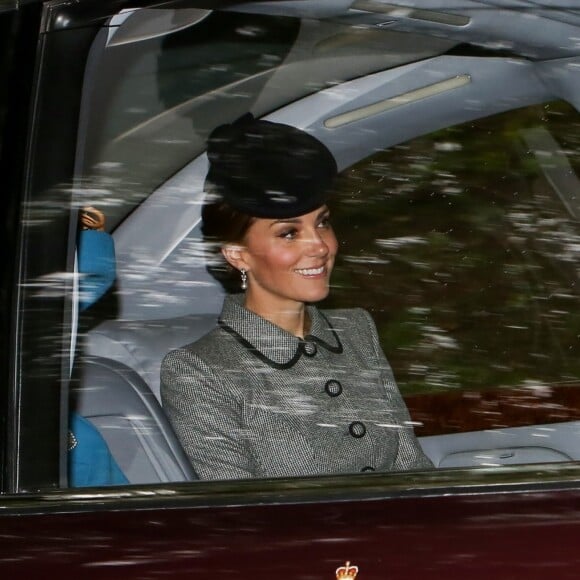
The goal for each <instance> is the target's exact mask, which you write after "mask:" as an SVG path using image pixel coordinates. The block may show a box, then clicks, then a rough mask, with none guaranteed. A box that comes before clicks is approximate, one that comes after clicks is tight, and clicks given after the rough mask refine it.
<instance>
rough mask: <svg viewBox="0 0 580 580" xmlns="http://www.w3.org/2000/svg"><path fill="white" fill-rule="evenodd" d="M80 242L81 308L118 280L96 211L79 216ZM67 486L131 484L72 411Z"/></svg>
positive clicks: (96, 433)
mask: <svg viewBox="0 0 580 580" xmlns="http://www.w3.org/2000/svg"><path fill="white" fill-rule="evenodd" d="M80 223H81V229H80V231H79V234H78V239H77V257H78V271H79V274H80V276H79V279H80V280H79V295H80V297H79V308H80V310H81V312H82V311H84V310H86V309H87V308H88V307H89V306H91V305H93V304H94V303H95V302H97V301H98V300H99V299H100V298H101V297H102V296H103V295H104V294H105V293H106V292H107V290H108V289H109V288H110V287H111V286H112V285H113V283H114V281H115V278H116V267H115V247H114V244H113V238H112V237H111V235H110V234H108V233H107V232H105V231H104V225H105V218H104V215H103V214H102V212H100V211H99V210H97V209H95V208H85V209H83V211H82V212H81V216H80ZM68 483H69V486H70V487H86V486H104V485H123V484H128V483H129V480H128V479H127V478H126V477H125V475H124V473H123V472H122V470H121V468H120V467H119V466H118V464H117V462H116V461H115V459H114V457H113V455H112V454H111V451H110V449H109V447H108V445H107V442H106V441H105V439H104V438H103V436H102V435H101V433H100V432H99V430H98V429H97V428H96V427H95V426H94V425H93V423H91V421H90V420H89V419H87V418H86V417H83V416H81V415H79V414H78V413H76V412H74V411H71V412H70V414H69V432H68Z"/></svg>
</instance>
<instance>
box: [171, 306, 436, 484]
mask: <svg viewBox="0 0 580 580" xmlns="http://www.w3.org/2000/svg"><path fill="white" fill-rule="evenodd" d="M242 301H243V296H242V295H238V296H229V297H227V298H226V300H225V302H224V307H223V311H222V314H221V316H220V320H219V325H218V326H217V327H216V328H215V329H214V330H212V331H211V332H209V333H208V334H207V335H205V336H204V337H203V338H201V339H200V340H198V341H197V342H195V343H192V344H190V345H187V346H184V347H183V348H180V349H177V350H174V351H171V352H170V353H168V354H167V355H166V357H165V358H164V360H163V364H162V367H161V395H162V400H163V405H164V408H165V411H166V412H167V414H168V416H169V419H170V420H171V423H172V424H173V426H174V428H175V431H176V433H177V435H178V437H179V439H180V440H181V442H182V444H183V447H184V448H185V451H186V452H187V454H188V456H189V458H190V459H191V462H192V464H193V466H194V468H195V470H196V472H197V473H198V475H199V476H200V477H201V478H202V479H232V478H248V477H281V476H303V475H316V474H338V473H350V472H359V471H370V470H377V471H401V470H406V469H424V468H430V467H432V464H431V462H430V461H429V459H428V458H427V457H426V456H425V455H424V454H423V452H422V450H421V448H420V446H419V443H418V441H417V439H416V438H415V435H414V433H413V428H412V426H411V423H410V418H409V414H408V411H407V408H406V406H405V404H404V402H403V400H402V398H401V395H400V393H399V390H398V388H397V385H396V383H395V380H394V378H393V374H392V372H391V368H390V366H389V363H388V362H387V360H386V358H385V356H384V354H383V352H382V350H381V347H380V344H379V340H378V336H377V332H376V328H375V325H374V322H373V321H372V318H371V316H370V315H369V314H368V313H367V312H366V311H364V310H362V309H349V310H328V311H320V310H318V309H317V308H316V307H314V306H308V307H307V309H308V314H309V316H310V320H311V329H310V334H309V335H308V336H306V337H305V338H304V340H302V339H300V338H297V337H295V336H293V335H291V334H289V333H288V332H286V331H284V330H282V329H281V328H279V327H277V326H275V325H274V324H272V323H270V322H268V321H267V320H265V319H263V318H261V317H259V316H257V315H256V314H254V313H253V312H250V311H249V310H247V309H246V308H244V307H243V306H242Z"/></svg>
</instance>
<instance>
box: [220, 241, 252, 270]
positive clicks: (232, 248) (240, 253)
mask: <svg viewBox="0 0 580 580" xmlns="http://www.w3.org/2000/svg"><path fill="white" fill-rule="evenodd" d="M222 255H223V257H224V258H225V259H226V261H227V262H228V264H229V265H230V266H232V267H234V268H235V269H236V270H247V269H248V265H247V264H246V261H245V260H244V248H243V247H242V246H240V245H236V244H226V245H225V246H223V247H222Z"/></svg>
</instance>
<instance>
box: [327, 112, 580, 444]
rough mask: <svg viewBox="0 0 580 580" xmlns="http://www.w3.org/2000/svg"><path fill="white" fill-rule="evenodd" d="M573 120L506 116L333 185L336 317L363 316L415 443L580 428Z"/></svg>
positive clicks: (443, 134)
mask: <svg viewBox="0 0 580 580" xmlns="http://www.w3.org/2000/svg"><path fill="white" fill-rule="evenodd" d="M579 122H580V119H579V117H578V113H577V111H576V110H575V109H574V108H573V107H571V106H570V105H568V104H566V103H563V102H551V103H548V104H545V105H541V106H535V107H529V108H525V109H521V110H517V111H510V112H509V113H504V114H501V115H497V116H492V117H488V118H484V119H480V120H478V121H474V122H470V123H466V124H463V125H459V126H454V127H449V128H446V129H443V130H441V131H436V132H434V133H431V134H429V135H426V136H423V137H420V138H418V139H415V140H412V141H409V142H406V143H401V144H400V145H397V146H395V147H392V148H389V149H387V150H384V151H380V152H377V153H376V154H375V155H373V156H371V157H369V158H367V159H365V160H364V161H362V162H360V163H358V164H357V165H355V166H353V167H351V168H349V169H348V170H347V171H345V172H344V174H343V179H342V181H341V188H340V192H339V197H338V200H337V203H336V206H337V207H336V212H335V220H336V221H335V223H336V228H337V230H338V231H339V233H340V235H339V237H340V239H342V240H343V246H342V247H341V255H340V264H339V267H338V268H337V271H336V272H335V275H334V282H333V283H334V285H335V288H334V291H333V293H332V294H331V297H330V303H331V304H332V306H345V305H347V304H352V302H353V300H354V301H356V302H357V303H360V304H361V305H364V306H365V307H366V308H368V309H369V310H370V311H371V312H372V313H373V315H374V317H375V320H376V321H377V324H378V327H379V333H380V336H381V339H382V343H383V347H384V350H385V352H386V353H388V356H389V360H390V362H391V364H392V365H393V368H394V371H395V375H396V377H397V378H398V380H399V383H400V386H401V389H402V390H403V392H404V394H405V395H406V396H407V400H408V401H409V403H410V405H411V407H412V408H413V411H414V413H413V414H414V418H415V419H416V420H417V421H418V426H417V432H418V433H422V434H425V435H427V434H430V435H432V434H442V433H453V432H462V431H479V430H483V429H490V428H506V427H517V426H521V425H532V424H543V423H557V422H561V421H570V420H573V419H578V405H577V401H578V396H579V395H580V392H579V391H578V386H579V383H578V376H579V373H580V367H579V362H578V361H579V360H580V359H579V356H578V354H579V353H578V348H579V344H578V338H577V333H578V328H580V325H579V323H580V320H579V319H578V305H579V298H580V297H579V294H578V272H579V260H580V255H579V252H578V241H579V239H580V238H579V234H580V230H579V224H578V219H579V217H580V213H579V209H580V205H578V201H577V199H578V198H577V193H576V192H577V191H578V185H579V181H578V175H579V169H580V167H579V157H578V136H577V135H578V127H579Z"/></svg>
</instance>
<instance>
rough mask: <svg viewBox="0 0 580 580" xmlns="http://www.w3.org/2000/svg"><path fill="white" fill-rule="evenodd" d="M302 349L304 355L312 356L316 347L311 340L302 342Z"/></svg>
mask: <svg viewBox="0 0 580 580" xmlns="http://www.w3.org/2000/svg"><path fill="white" fill-rule="evenodd" d="M302 350H303V351H304V354H305V355H306V356H314V355H315V354H316V352H317V350H318V349H317V348H316V345H315V344H314V343H313V342H303V343H302Z"/></svg>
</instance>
